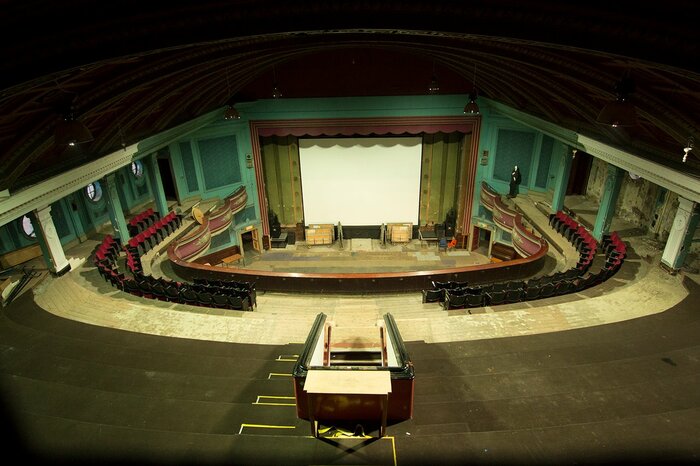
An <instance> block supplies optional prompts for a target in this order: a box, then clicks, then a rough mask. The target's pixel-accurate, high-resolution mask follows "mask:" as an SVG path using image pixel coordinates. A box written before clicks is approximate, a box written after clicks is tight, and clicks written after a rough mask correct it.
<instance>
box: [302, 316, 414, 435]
mask: <svg viewBox="0 0 700 466" xmlns="http://www.w3.org/2000/svg"><path fill="white" fill-rule="evenodd" d="M292 376H293V377H294V394H295V398H296V405H297V416H298V417H299V418H301V419H307V420H309V421H310V423H311V433H312V435H314V436H318V423H319V422H321V423H334V422H338V423H353V424H362V423H364V422H369V423H372V424H379V426H380V427H379V435H380V436H384V435H385V431H386V424H387V421H393V422H396V421H403V420H407V419H411V418H412V417H413V389H414V387H413V385H414V371H413V364H412V362H411V360H410V358H409V356H408V353H407V351H406V348H405V346H404V342H403V340H402V339H401V335H400V333H399V330H398V327H397V326H396V322H395V321H394V318H393V317H392V315H391V314H385V315H384V317H383V319H382V320H381V321H378V322H377V325H376V326H369V327H338V326H335V325H334V323H333V322H330V321H327V319H326V315H325V314H323V313H320V314H318V315H317V316H316V320H315V321H314V324H313V326H312V328H311V331H310V332H309V335H308V337H307V339H306V343H305V345H304V349H303V351H302V352H301V354H300V355H299V358H298V359H297V362H296V364H295V365H294V370H293V372H292Z"/></svg>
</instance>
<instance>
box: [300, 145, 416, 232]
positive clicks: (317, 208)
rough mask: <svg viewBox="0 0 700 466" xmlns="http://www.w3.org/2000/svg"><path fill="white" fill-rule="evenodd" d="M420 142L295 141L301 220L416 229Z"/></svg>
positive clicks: (308, 222)
mask: <svg viewBox="0 0 700 466" xmlns="http://www.w3.org/2000/svg"><path fill="white" fill-rule="evenodd" d="M421 152H422V138H421V137H381V138H379V137H378V138H374V137H364V138H328V139H326V138H322V139H321V138H319V139H311V138H308V139H299V163H300V165H301V167H300V169H301V185H302V192H303V204H304V221H305V223H306V224H307V225H310V224H318V223H331V224H337V223H338V222H340V223H341V224H342V225H344V226H345V225H347V226H360V225H381V224H382V223H399V222H411V223H413V224H414V225H417V224H418V211H419V199H420V171H421Z"/></svg>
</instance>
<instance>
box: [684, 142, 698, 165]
mask: <svg viewBox="0 0 700 466" xmlns="http://www.w3.org/2000/svg"><path fill="white" fill-rule="evenodd" d="M693 146H695V139H694V138H693V136H690V137H689V138H688V142H687V143H686V144H685V147H684V148H683V162H685V161H686V160H688V154H689V153H690V151H691V150H693Z"/></svg>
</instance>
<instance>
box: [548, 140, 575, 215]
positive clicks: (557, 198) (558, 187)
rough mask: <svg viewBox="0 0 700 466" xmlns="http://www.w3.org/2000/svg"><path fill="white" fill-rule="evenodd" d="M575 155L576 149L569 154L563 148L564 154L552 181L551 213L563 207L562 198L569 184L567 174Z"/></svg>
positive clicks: (569, 171)
mask: <svg viewBox="0 0 700 466" xmlns="http://www.w3.org/2000/svg"><path fill="white" fill-rule="evenodd" d="M575 155H576V149H574V150H573V153H571V154H569V151H568V150H564V154H563V156H562V157H561V161H560V162H559V168H557V173H556V178H555V181H554V183H555V184H554V194H553V196H552V213H553V214H556V213H557V212H559V211H560V210H562V209H564V198H565V197H566V188H567V187H568V186H569V174H570V173H571V162H572V161H573V160H574V156H575Z"/></svg>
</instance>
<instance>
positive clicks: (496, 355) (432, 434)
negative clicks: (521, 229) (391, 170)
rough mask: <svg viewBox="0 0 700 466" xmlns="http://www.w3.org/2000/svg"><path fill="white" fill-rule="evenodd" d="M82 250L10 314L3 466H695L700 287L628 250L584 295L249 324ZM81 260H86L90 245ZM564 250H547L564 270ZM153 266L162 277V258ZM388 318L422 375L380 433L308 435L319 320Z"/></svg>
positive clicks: (267, 303)
mask: <svg viewBox="0 0 700 466" xmlns="http://www.w3.org/2000/svg"><path fill="white" fill-rule="evenodd" d="M92 247H93V245H91V244H89V243H86V244H83V245H82V246H81V247H80V248H76V249H75V250H73V251H72V253H74V256H71V257H70V259H69V260H71V262H72V263H73V264H74V269H73V271H71V272H70V273H68V274H66V275H64V276H62V277H60V278H56V277H52V276H49V275H46V274H44V275H43V277H42V279H41V280H39V281H38V282H37V283H34V284H33V287H32V288H30V289H28V290H27V291H26V292H24V293H23V294H22V295H21V296H20V297H19V298H18V299H17V300H16V301H14V302H13V303H12V304H11V305H10V306H8V307H5V308H3V309H2V313H1V314H0V402H1V404H0V408H1V409H2V414H3V419H4V420H5V423H4V424H5V426H6V430H7V431H8V432H7V433H6V434H5V435H3V436H2V437H0V438H2V447H3V452H4V453H5V455H6V457H7V458H10V457H12V455H13V454H14V455H16V456H17V457H19V458H22V460H23V461H29V462H37V463H39V464H44V463H45V464H49V463H51V464H61V463H66V464H91V465H92V464H125V463H126V464H129V463H132V464H198V465H201V464H204V465H206V464H251V465H253V464H255V465H268V464H269V465H277V464H285V465H307V464H386V465H413V464H415V465H423V464H574V463H577V464H581V463H583V464H585V463H588V464H613V463H614V464H619V463H630V464H632V463H634V464H640V463H641V464H644V463H652V462H654V463H658V462H662V461H663V462H664V463H667V464H668V463H673V464H695V463H697V460H698V458H699V457H700V442H699V441H698V439H699V438H700V390H697V389H695V388H696V387H698V386H700V314H699V313H698V312H697V309H698V307H697V302H698V300H699V298H700V285H698V281H699V280H698V276H697V275H689V274H679V275H676V276H671V275H668V274H667V273H665V272H663V271H662V270H661V269H660V267H659V266H658V261H659V252H658V251H656V252H655V251H654V250H653V249H651V248H649V247H648V244H647V243H646V242H645V240H644V239H643V238H634V237H632V238H630V248H631V254H630V257H629V259H628V261H627V262H626V263H625V265H624V266H623V268H622V269H621V271H620V272H619V273H618V274H617V275H615V276H614V277H613V279H611V280H609V281H608V282H606V283H604V284H603V285H600V286H598V287H595V288H592V289H589V290H586V291H585V292H584V293H578V294H574V295H567V296H560V297H556V298H548V299H543V300H537V301H529V302H524V303H517V304H510V305H505V306H495V307H483V308H477V309H473V310H472V314H468V313H467V312H465V311H455V312H445V311H444V310H442V309H441V308H440V307H439V305H438V304H435V303H432V304H426V303H422V302H421V296H420V293H401V294H392V295H381V296H374V295H362V296H355V295H353V296H350V295H331V296H315V295H299V294H282V293H264V294H261V295H260V296H258V307H257V308H256V309H255V310H254V311H253V312H239V311H225V310H215V309H209V308H204V307H194V306H185V305H181V304H172V303H164V302H158V301H150V300H143V299H141V298H137V297H134V296H131V295H128V294H126V293H123V292H120V291H118V290H115V289H113V288H112V287H111V286H110V285H108V284H107V283H106V282H105V281H104V280H102V278H101V277H100V276H99V274H98V273H97V272H96V270H95V269H94V267H91V266H90V265H89V262H88V263H83V264H81V258H80V255H81V249H82V250H84V251H88V252H89V251H90V250H91V248H92ZM84 251H83V252H84ZM567 260H569V259H568V258H565V257H556V256H553V257H552V262H551V264H550V265H551V266H552V267H555V268H556V267H563V266H565V264H566V262H567ZM152 272H153V273H155V274H160V273H167V272H168V270H167V266H166V265H164V264H163V263H161V262H160V261H159V260H158V258H154V262H153V267H152ZM318 312H324V313H327V314H328V315H329V317H330V318H331V319H332V320H335V321H336V322H337V323H338V324H339V325H355V326H357V325H361V324H363V323H364V322H373V321H376V319H377V318H378V317H379V316H381V315H382V314H383V313H385V312H391V313H392V315H394V317H395V319H396V321H397V324H398V326H399V330H400V332H401V334H402V336H403V338H404V339H405V340H407V346H408V350H409V353H410V356H411V359H412V360H413V362H414V366H415V372H416V393H415V400H414V405H415V406H414V407H415V413H414V417H413V419H411V420H409V421H405V422H401V423H398V424H394V425H390V426H389V429H388V434H389V435H388V436H387V437H385V438H383V439H377V438H376V432H375V431H373V430H372V426H367V432H366V433H367V434H368V435H369V436H370V437H371V438H357V437H352V436H347V435H345V434H347V432H344V431H342V430H336V431H335V432H336V436H335V437H333V438H329V439H325V440H317V439H313V438H311V437H310V436H309V432H310V430H309V426H308V423H307V422H305V421H303V420H300V419H298V418H296V415H295V407H294V391H293V385H292V382H291V377H290V376H291V369H292V366H293V364H294V361H295V360H296V357H297V355H298V354H299V352H300V349H301V343H302V341H303V340H304V338H305V337H306V334H307V332H308V329H309V327H310V324H311V322H312V321H313V318H314V317H315V315H316V314H317V313H318Z"/></svg>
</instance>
